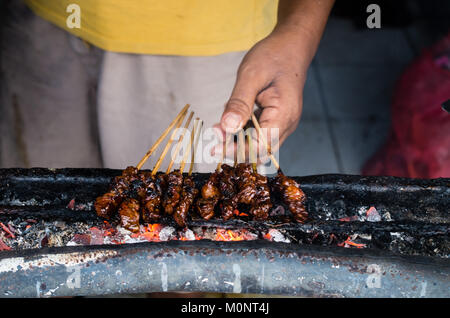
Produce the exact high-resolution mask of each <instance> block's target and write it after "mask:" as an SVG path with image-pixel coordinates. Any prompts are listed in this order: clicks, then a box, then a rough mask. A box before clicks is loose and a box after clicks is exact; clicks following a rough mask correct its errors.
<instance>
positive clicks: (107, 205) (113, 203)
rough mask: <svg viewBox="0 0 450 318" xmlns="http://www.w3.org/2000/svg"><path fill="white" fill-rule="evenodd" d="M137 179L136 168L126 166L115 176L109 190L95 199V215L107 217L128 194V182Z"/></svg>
mask: <svg viewBox="0 0 450 318" xmlns="http://www.w3.org/2000/svg"><path fill="white" fill-rule="evenodd" d="M137 179H138V170H137V169H136V168H135V167H127V168H126V169H125V170H124V171H123V172H122V175H120V176H117V177H115V178H114V180H113V182H112V183H111V185H110V189H109V191H108V192H107V193H105V194H104V195H102V196H100V197H98V198H97V199H96V200H95V204H94V207H95V211H96V212H97V215H98V216H100V217H103V218H106V219H109V218H110V217H111V216H112V214H113V213H114V211H116V210H117V208H118V206H119V205H120V203H121V202H122V200H123V198H124V197H125V196H127V195H128V192H129V189H130V184H131V183H132V182H133V181H135V180H137Z"/></svg>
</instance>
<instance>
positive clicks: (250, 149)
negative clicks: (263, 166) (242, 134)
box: [247, 131, 258, 173]
mask: <svg viewBox="0 0 450 318" xmlns="http://www.w3.org/2000/svg"><path fill="white" fill-rule="evenodd" d="M247 138H248V159H249V162H250V163H251V164H252V168H253V172H255V173H257V172H258V168H257V167H256V158H255V154H254V153H253V140H252V139H253V138H252V136H251V133H250V131H247Z"/></svg>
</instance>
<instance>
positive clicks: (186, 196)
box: [173, 177, 198, 227]
mask: <svg viewBox="0 0 450 318" xmlns="http://www.w3.org/2000/svg"><path fill="white" fill-rule="evenodd" d="M197 194H198V190H197V189H196V188H195V183H194V180H193V179H192V177H186V178H184V180H183V188H182V190H181V199H180V202H179V204H178V206H177V207H176V209H175V213H174V215H173V217H174V219H175V222H177V224H178V225H179V226H181V227H185V226H186V219H187V215H188V212H189V209H190V207H191V206H192V204H193V203H194V199H195V197H196V196H197Z"/></svg>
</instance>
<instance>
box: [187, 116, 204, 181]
mask: <svg viewBox="0 0 450 318" xmlns="http://www.w3.org/2000/svg"><path fill="white" fill-rule="evenodd" d="M202 127H203V120H200V124H199V127H198V132H197V136H196V137H195V138H196V139H195V143H194V148H193V149H192V154H191V165H190V166H189V174H188V175H189V176H190V175H191V174H192V171H193V170H194V161H195V152H196V151H197V145H198V141H199V140H200V133H201V131H202Z"/></svg>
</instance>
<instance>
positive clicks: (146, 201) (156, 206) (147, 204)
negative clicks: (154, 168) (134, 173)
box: [138, 172, 162, 223]
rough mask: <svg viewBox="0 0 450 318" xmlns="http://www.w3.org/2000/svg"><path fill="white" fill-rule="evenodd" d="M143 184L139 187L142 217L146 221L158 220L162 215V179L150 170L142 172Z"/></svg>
mask: <svg viewBox="0 0 450 318" xmlns="http://www.w3.org/2000/svg"><path fill="white" fill-rule="evenodd" d="M140 177H141V181H142V183H143V186H142V187H141V188H139V189H138V196H139V198H140V203H141V215H142V219H143V220H144V222H146V223H151V222H155V221H157V220H158V219H159V218H160V216H161V196H162V190H161V184H160V183H161V179H160V178H158V177H154V176H152V174H151V173H150V172H142V173H141V175H140Z"/></svg>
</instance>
